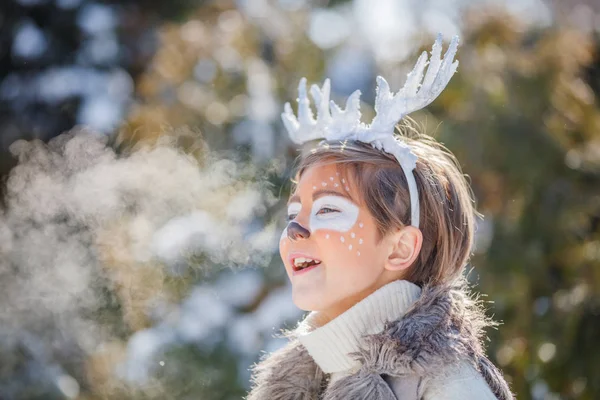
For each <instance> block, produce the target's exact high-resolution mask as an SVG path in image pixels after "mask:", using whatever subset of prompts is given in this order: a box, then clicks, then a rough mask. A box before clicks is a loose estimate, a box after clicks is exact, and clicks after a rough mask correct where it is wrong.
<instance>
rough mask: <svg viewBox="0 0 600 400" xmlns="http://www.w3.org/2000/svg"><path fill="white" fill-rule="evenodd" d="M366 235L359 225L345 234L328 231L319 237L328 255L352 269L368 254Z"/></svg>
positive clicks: (322, 232) (324, 231)
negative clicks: (351, 266) (352, 266)
mask: <svg viewBox="0 0 600 400" xmlns="http://www.w3.org/2000/svg"><path fill="white" fill-rule="evenodd" d="M365 233H366V232H363V231H362V230H361V228H359V224H358V223H357V224H355V225H354V226H353V227H352V228H350V229H349V230H347V231H344V232H340V231H337V230H332V229H327V230H322V231H321V232H318V233H317V235H318V238H319V242H320V243H321V244H322V246H323V249H324V250H325V252H326V253H327V254H330V255H331V256H332V257H334V258H335V259H338V260H340V262H341V263H342V264H347V267H350V265H355V264H356V263H358V262H360V261H361V260H362V259H364V258H365V254H367V253H368V251H366V250H367V248H366V243H367V239H366V237H365Z"/></svg>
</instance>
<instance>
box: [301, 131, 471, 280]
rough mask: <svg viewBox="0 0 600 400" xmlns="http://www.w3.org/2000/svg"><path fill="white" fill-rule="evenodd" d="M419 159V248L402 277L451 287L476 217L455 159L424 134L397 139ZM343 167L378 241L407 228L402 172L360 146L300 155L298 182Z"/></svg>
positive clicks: (336, 145) (388, 158)
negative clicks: (316, 169) (317, 169)
mask: <svg viewBox="0 0 600 400" xmlns="http://www.w3.org/2000/svg"><path fill="white" fill-rule="evenodd" d="M401 140H403V141H404V142H405V143H407V144H408V145H409V146H410V148H411V150H412V152H413V153H414V154H415V155H416V156H417V157H418V161H417V167H416V168H415V170H414V171H413V173H414V175H415V180H416V182H417V188H418V190H419V206H420V214H421V217H420V219H421V221H420V226H419V228H420V230H421V232H422V233H423V245H422V248H421V251H420V253H419V256H418V257H417V259H416V260H415V262H414V264H413V265H412V266H411V267H410V268H409V269H408V271H407V275H406V276H404V277H403V279H406V280H408V281H410V282H413V283H415V284H417V285H419V286H423V285H425V284H427V283H431V284H441V283H445V282H450V281H452V280H454V279H456V278H458V277H460V276H461V275H462V272H463V270H464V266H465V264H466V263H467V261H468V259H469V257H470V255H471V248H472V245H473V231H474V224H475V217H476V216H477V215H478V214H477V211H476V210H475V206H474V198H473V194H472V191H471V188H470V186H469V184H468V182H467V181H466V179H465V175H463V173H462V171H461V168H460V165H459V164H458V161H457V160H456V158H455V157H454V155H453V154H452V153H451V152H450V151H449V150H447V149H446V148H445V147H444V146H442V145H441V144H440V143H438V142H436V141H435V140H434V139H433V138H431V137H430V136H427V135H423V134H415V133H414V132H413V134H411V135H410V137H409V136H408V135H407V134H406V132H405V134H403V135H401ZM329 163H335V164H342V165H344V166H346V167H347V168H348V170H347V171H348V173H349V174H350V176H351V177H352V178H353V183H354V185H356V187H357V189H358V192H359V193H361V194H362V199H358V200H359V202H361V203H363V204H365V205H366V206H367V208H368V209H369V211H370V212H371V214H372V215H373V217H374V218H375V221H376V223H377V228H378V231H379V235H380V239H381V238H383V236H385V235H386V234H387V233H389V232H390V231H392V230H394V229H397V228H402V227H403V226H406V225H410V197H409V192H408V185H407V182H406V177H405V176H404V172H403V170H402V168H401V167H400V164H399V163H398V161H397V160H396V159H395V158H394V156H393V155H391V154H388V153H385V152H382V151H380V150H377V149H375V148H373V147H372V146H371V145H369V144H365V143H362V142H355V141H348V142H339V141H338V142H333V141H330V142H322V143H320V144H319V145H317V146H316V147H314V148H312V149H310V150H309V151H305V152H304V154H302V155H301V156H300V159H299V162H298V167H297V171H298V173H297V178H300V176H302V173H303V172H304V171H305V170H306V169H307V168H309V167H311V166H313V165H315V164H329Z"/></svg>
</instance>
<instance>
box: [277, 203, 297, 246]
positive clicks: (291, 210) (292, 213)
mask: <svg viewBox="0 0 600 400" xmlns="http://www.w3.org/2000/svg"><path fill="white" fill-rule="evenodd" d="M301 209H302V204H300V203H290V204H288V211H287V215H288V220H290V221H291V220H292V219H294V218H293V217H296V215H298V213H299V212H300V210H301ZM286 237H287V225H286V226H285V229H284V230H283V232H281V237H280V238H279V241H280V242H281V241H282V240H283V239H285V238H286Z"/></svg>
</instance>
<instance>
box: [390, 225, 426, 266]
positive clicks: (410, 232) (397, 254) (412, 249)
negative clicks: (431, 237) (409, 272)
mask: <svg viewBox="0 0 600 400" xmlns="http://www.w3.org/2000/svg"><path fill="white" fill-rule="evenodd" d="M389 239H390V249H391V251H390V254H389V255H388V258H387V260H386V262H385V269H387V270H389V271H401V270H404V269H407V268H408V267H410V266H411V265H412V263H413V262H414V261H415V260H416V259H417V257H418V255H419V252H420V251H421V246H422V244H423V233H422V232H421V230H420V229H419V228H415V227H414V226H405V227H403V228H401V229H399V230H398V231H397V232H395V233H393V234H391V235H390V238H389Z"/></svg>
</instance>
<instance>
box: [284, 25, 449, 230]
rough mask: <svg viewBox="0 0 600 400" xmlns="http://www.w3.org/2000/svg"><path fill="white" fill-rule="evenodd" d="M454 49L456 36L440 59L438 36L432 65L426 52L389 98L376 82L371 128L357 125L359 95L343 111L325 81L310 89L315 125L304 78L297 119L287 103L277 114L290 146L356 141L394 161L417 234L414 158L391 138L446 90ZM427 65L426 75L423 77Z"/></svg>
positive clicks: (384, 84) (380, 82)
mask: <svg viewBox="0 0 600 400" xmlns="http://www.w3.org/2000/svg"><path fill="white" fill-rule="evenodd" d="M457 48H458V36H455V37H453V38H452V41H451V42H450V46H449V47H448V50H447V51H446V54H445V55H444V58H443V59H441V58H440V56H441V52H442V36H441V35H439V34H438V36H437V38H436V41H435V43H434V44H433V47H432V49H431V59H430V60H429V61H428V60H427V52H426V51H424V52H423V53H422V54H421V56H420V57H419V59H418V60H417V63H416V64H415V67H414V68H413V70H412V71H411V72H410V73H409V74H408V76H407V78H406V83H405V84H404V87H402V89H400V91H398V93H396V94H392V93H391V92H390V87H389V85H388V83H387V82H386V80H385V79H383V78H382V77H381V76H378V77H377V95H376V97H375V112H376V115H375V118H373V121H371V124H369V125H366V124H364V123H363V122H361V121H360V117H361V113H360V90H357V91H355V92H354V93H352V94H351V95H350V97H349V98H348V100H347V101H346V108H345V109H344V110H342V109H341V108H340V107H339V106H338V105H337V104H336V103H335V102H333V101H330V100H329V94H330V82H329V79H326V80H325V82H324V83H323V86H322V87H321V88H319V87H318V86H317V85H312V86H311V88H310V93H311V96H312V98H313V100H314V102H315V107H316V109H317V118H316V119H315V118H314V117H313V113H312V110H311V108H310V100H309V99H308V96H307V94H306V79H305V78H302V79H301V80H300V84H299V86H298V117H297V118H296V116H295V115H294V113H293V111H292V107H291V106H290V103H286V104H285V109H284V110H285V111H284V112H283V113H282V114H281V118H282V119H283V124H284V125H285V127H286V129H287V131H288V133H289V135H290V138H291V139H292V141H293V142H294V143H297V144H303V143H305V142H308V141H311V140H315V139H325V140H327V141H334V140H339V141H345V140H356V141H360V142H363V143H369V144H371V145H372V146H373V147H374V148H376V149H379V150H382V151H385V152H386V153H389V154H392V155H393V156H394V157H396V159H397V160H398V162H399V163H400V166H401V167H402V170H403V171H404V174H405V176H406V180H407V182H408V189H409V194H410V209H411V225H412V226H415V227H417V228H418V227H419V193H418V190H417V183H416V181H415V177H414V174H413V173H412V171H413V170H414V169H415V167H416V165H417V156H416V155H415V154H413V153H412V152H411V149H410V147H409V146H408V145H407V144H406V143H405V142H403V141H402V140H401V139H398V138H396V137H394V128H395V126H396V124H397V123H398V121H400V120H401V119H402V118H404V117H405V116H406V115H408V114H410V113H411V112H414V111H417V110H420V109H422V108H423V107H425V106H427V105H428V104H430V103H431V102H432V101H433V100H435V99H436V98H437V97H438V96H439V95H440V93H441V92H442V91H443V90H444V88H445V87H446V85H447V84H448V82H449V81H450V78H452V75H453V74H454V73H455V72H456V68H457V67H458V61H454V62H453V60H454V56H455V55H456V50H457ZM427 64H429V66H428V67H427V73H425V74H424V72H425V67H426V66H427ZM423 76H425V77H423Z"/></svg>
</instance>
